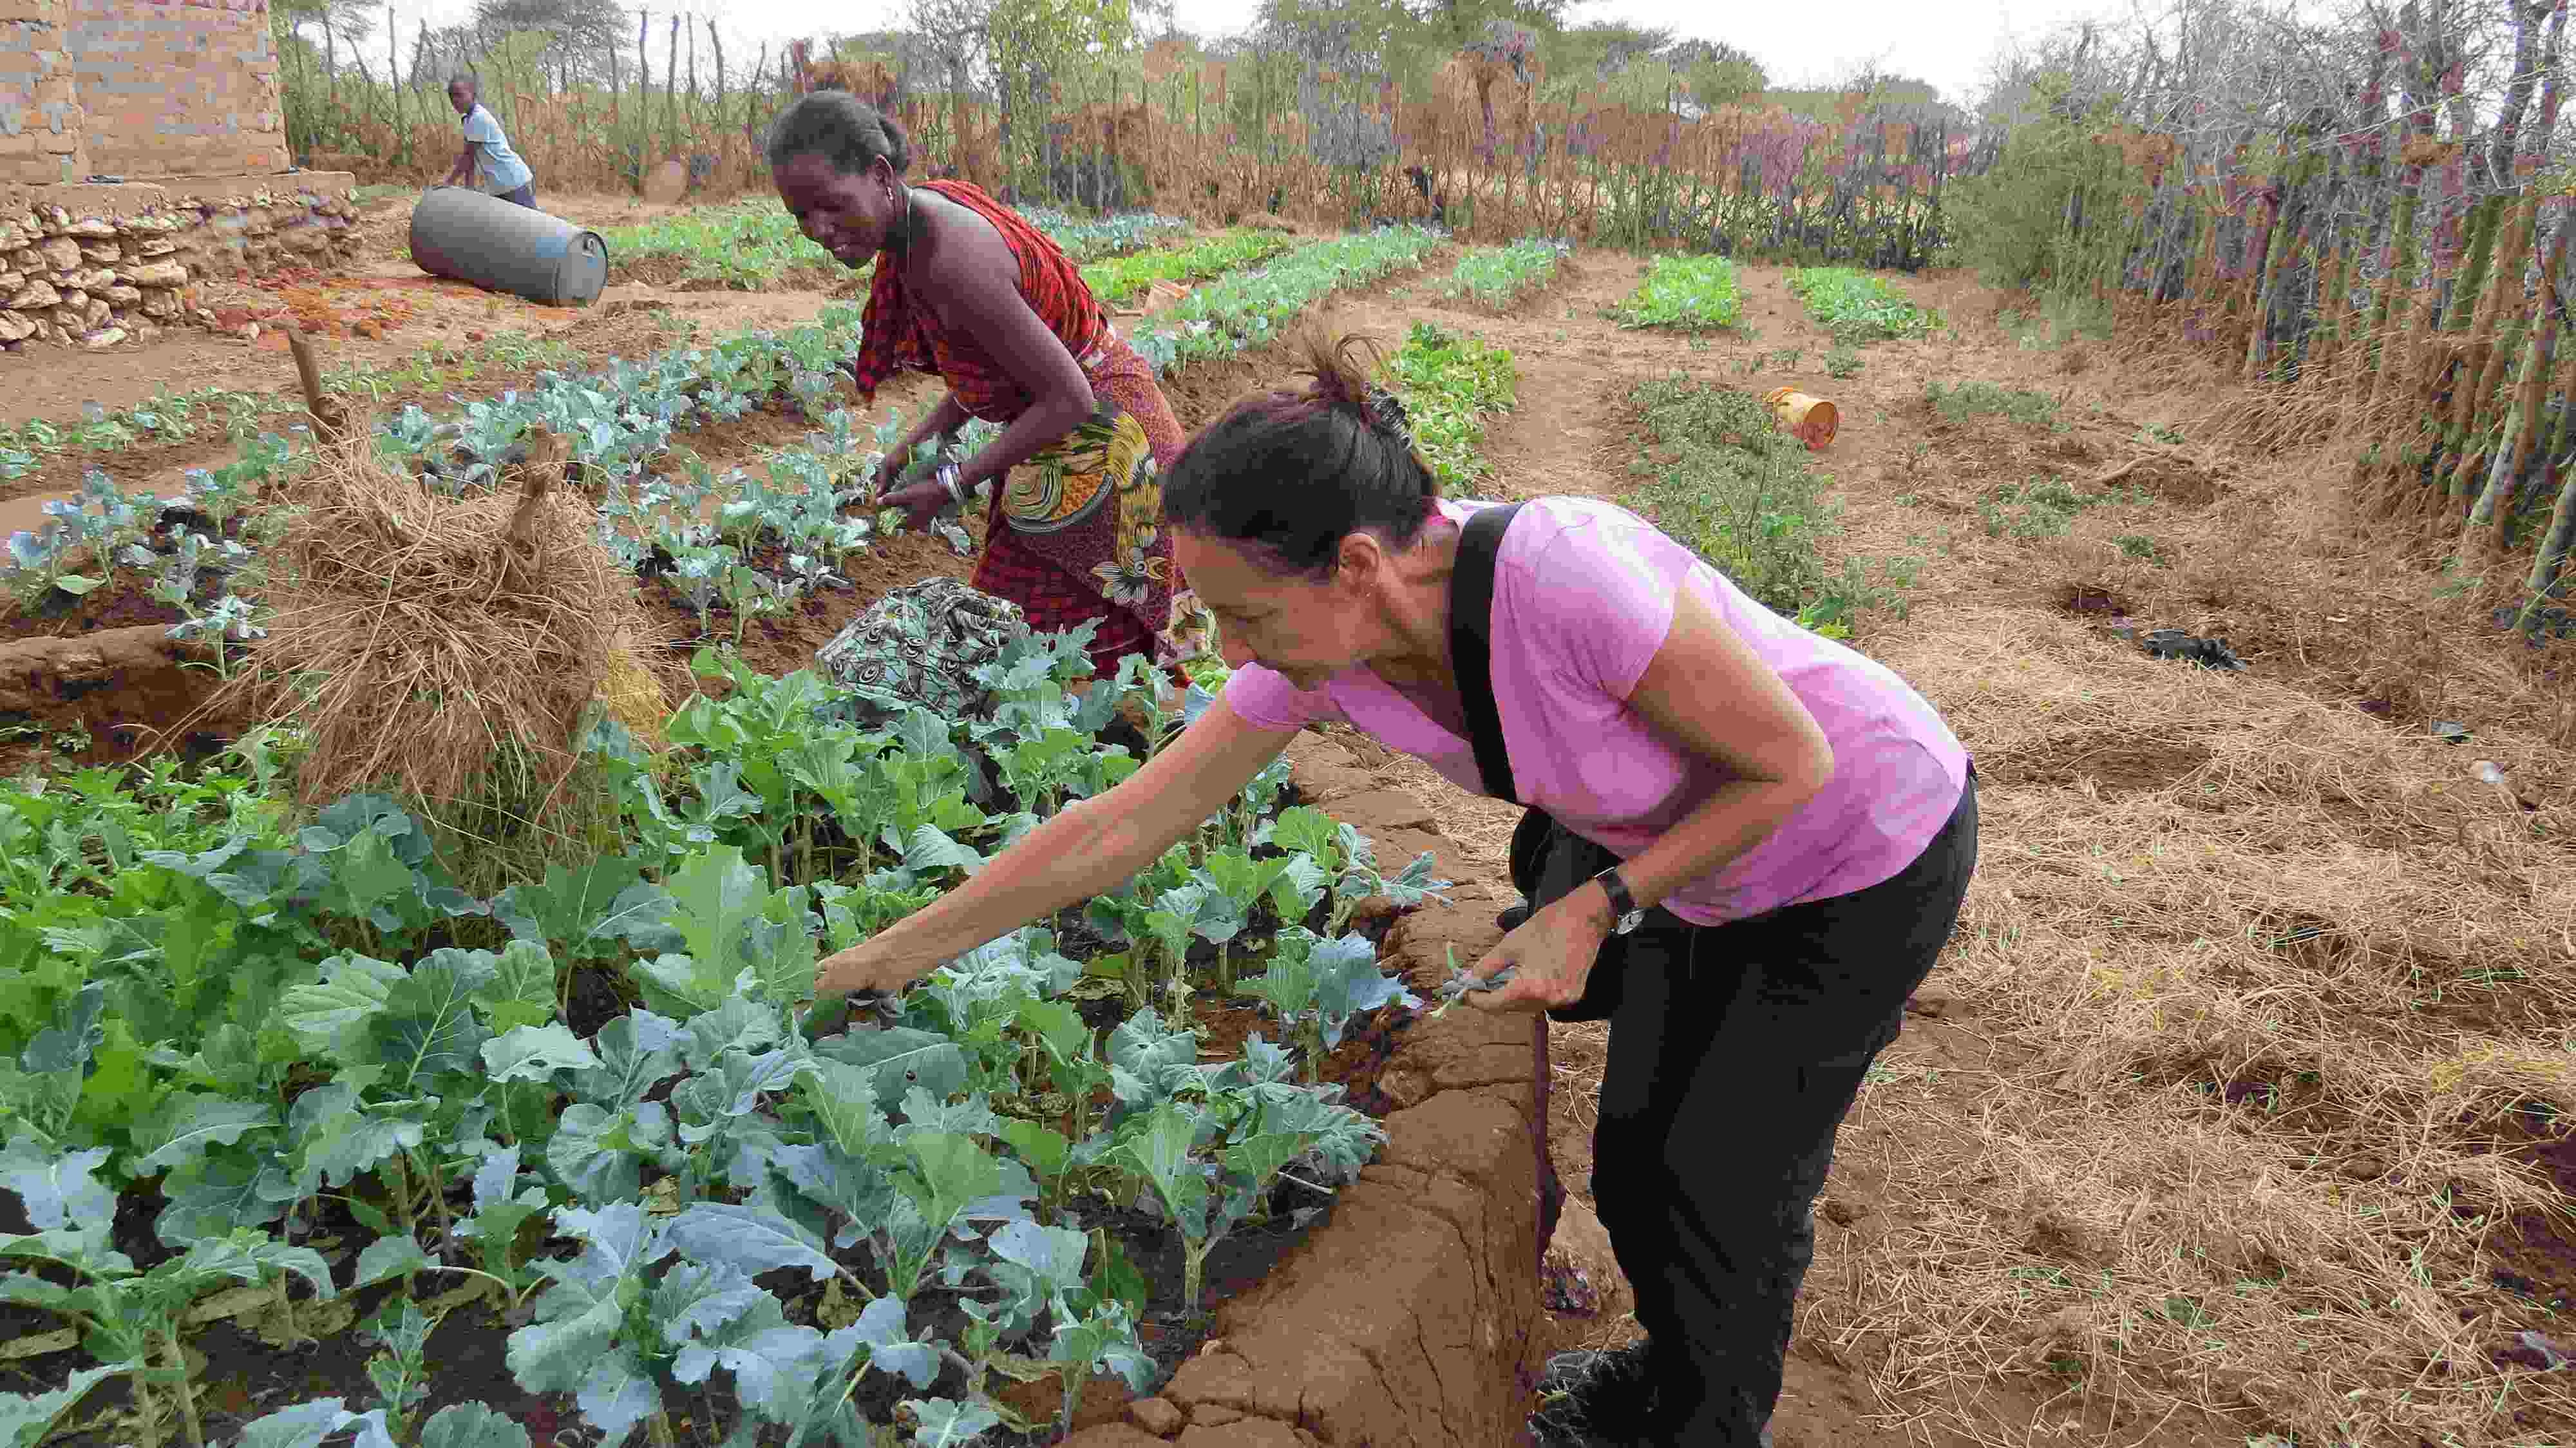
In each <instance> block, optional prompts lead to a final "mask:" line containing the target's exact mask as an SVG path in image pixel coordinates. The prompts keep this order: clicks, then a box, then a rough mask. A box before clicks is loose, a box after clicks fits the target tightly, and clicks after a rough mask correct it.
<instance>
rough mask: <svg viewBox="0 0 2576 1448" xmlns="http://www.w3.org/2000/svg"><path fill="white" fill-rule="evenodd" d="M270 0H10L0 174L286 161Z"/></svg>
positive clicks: (210, 171)
mask: <svg viewBox="0 0 2576 1448" xmlns="http://www.w3.org/2000/svg"><path fill="white" fill-rule="evenodd" d="M285 127H286V120H285V112H284V108H283V102H282V101H281V99H280V97H279V94H278V80H277V52H276V49H275V47H274V45H273V44H272V43H271V37H270V34H269V17H268V0H0V181H16V182H29V183H41V182H55V183H68V182H82V181H86V180H88V179H89V178H90V177H92V176H97V175H114V176H124V177H147V176H148V177H167V176H213V175H226V174H239V173H244V172H248V173H253V174H258V173H265V172H273V171H276V170H279V169H280V168H282V167H283V166H284V165H285V164H286V130H285Z"/></svg>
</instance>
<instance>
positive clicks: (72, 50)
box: [0, 0, 356, 352]
mask: <svg viewBox="0 0 2576 1448" xmlns="http://www.w3.org/2000/svg"><path fill="white" fill-rule="evenodd" d="M355 189H356V178H355V177H352V176H350V175H348V174H347V173H345V172H331V171H297V170H295V169H294V167H293V165H292V163H291V161H290V159H289V157H288V154H287V149H286V117H285V113H284V109H283V100H282V98H281V97H280V95H279V93H278V76H277V49H276V45H275V43H274V40H273V37H272V36H271V33H270V31H269V14H268V0H0V351H8V352H18V351H22V350H24V349H25V348H26V347H28V346H29V345H31V344H46V343H50V344H56V345H61V344H69V343H78V344H80V345H83V346H88V347H94V348H96V347H112V346H115V345H117V344H119V343H121V342H124V341H126V340H127V339H129V338H133V339H137V340H144V341H149V340H150V339H151V338H153V337H154V336H156V335H158V334H159V333H160V332H161V331H162V329H164V328H165V327H168V326H173V325H179V324H181V323H183V322H185V321H191V320H193V321H195V322H196V323H197V324H199V325H204V326H211V325H213V314H212V313H211V312H210V311H208V310H207V309H206V308H205V307H204V306H203V305H202V303H201V301H200V299H199V297H198V296H197V291H198V285H199V283H201V282H203V281H204V280H206V279H207V278H210V277H211V278H224V277H261V276H266V275H268V274H269V273H271V272H273V271H275V270H277V269H278V268H280V267H284V266H288V265H296V264H302V265H315V264H324V265H327V264H331V263H334V262H337V261H340V260H344V259H345V253H346V249H347V238H348V236H349V230H348V228H349V223H350V221H351V220H352V219H353V218H354V217H355V215H356V211H355V208H354V206H353V204H352V197H353V194H354V192H355Z"/></svg>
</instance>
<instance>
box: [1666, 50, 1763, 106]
mask: <svg viewBox="0 0 2576 1448" xmlns="http://www.w3.org/2000/svg"><path fill="white" fill-rule="evenodd" d="M1663 59H1664V60H1665V61H1666V62H1667V63H1668V64H1670V65H1671V66H1672V67H1673V69H1674V70H1676V71H1678V72H1680V74H1681V80H1682V85H1683V86H1684V88H1686V89H1687V90H1689V92H1690V98H1691V99H1692V100H1693V101H1695V102H1697V103H1698V104H1699V105H1701V106H1702V107H1704V108H1706V109H1709V110H1715V109H1716V108H1717V107H1719V106H1727V105H1738V104H1741V103H1743V102H1746V101H1753V100H1759V99H1761V96H1762V92H1763V91H1764V90H1766V89H1768V88H1769V87H1770V84H1771V79H1770V77H1769V76H1767V75H1765V74H1764V73H1763V70H1762V62H1760V61H1758V60H1755V59H1754V58H1753V55H1752V52H1750V51H1746V50H1739V49H1737V48H1736V47H1734V46H1732V45H1729V44H1727V43H1726V42H1725V41H1723V40H1684V41H1678V42H1676V43H1675V44H1674V45H1673V46H1672V47H1671V48H1670V49H1669V50H1666V51H1664V52H1663Z"/></svg>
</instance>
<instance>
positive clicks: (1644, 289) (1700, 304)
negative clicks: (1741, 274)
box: [1611, 256, 1744, 332]
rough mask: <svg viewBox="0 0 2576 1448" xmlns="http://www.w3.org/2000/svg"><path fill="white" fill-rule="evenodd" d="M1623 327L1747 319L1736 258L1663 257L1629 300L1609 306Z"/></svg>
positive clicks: (1686, 326) (1685, 327) (1691, 327)
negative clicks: (1739, 285) (1738, 281)
mask: <svg viewBox="0 0 2576 1448" xmlns="http://www.w3.org/2000/svg"><path fill="white" fill-rule="evenodd" d="M1611 315H1612V316H1613V317H1615V318H1617V319H1618V322H1619V324H1620V325H1621V326H1623V327H1672V328H1678V329H1680V330H1682V331H1689V332H1703V331H1709V330H1712V329H1714V328H1718V327H1732V326H1734V325H1736V324H1737V323H1739V322H1741V321H1743V320H1744V299H1743V295H1742V293H1741V292H1739V291H1738V290H1737V288H1736V281H1735V263H1733V262H1731V261H1728V260H1727V259H1726V258H1724V257H1722V256H1659V257H1657V258H1655V260H1654V263H1653V265H1651V266H1649V267H1648V268H1647V269H1646V278H1645V280H1644V281H1642V282H1639V283H1638V284H1637V290H1636V291H1635V292H1633V293H1631V294H1630V295H1629V296H1628V299H1627V300H1626V301H1624V302H1622V303H1620V304H1619V305H1618V306H1617V307H1614V308H1612V309H1611Z"/></svg>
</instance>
